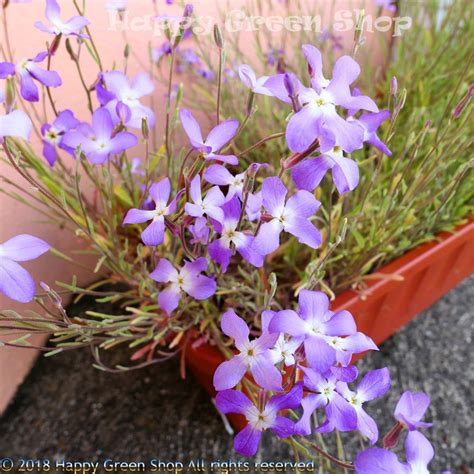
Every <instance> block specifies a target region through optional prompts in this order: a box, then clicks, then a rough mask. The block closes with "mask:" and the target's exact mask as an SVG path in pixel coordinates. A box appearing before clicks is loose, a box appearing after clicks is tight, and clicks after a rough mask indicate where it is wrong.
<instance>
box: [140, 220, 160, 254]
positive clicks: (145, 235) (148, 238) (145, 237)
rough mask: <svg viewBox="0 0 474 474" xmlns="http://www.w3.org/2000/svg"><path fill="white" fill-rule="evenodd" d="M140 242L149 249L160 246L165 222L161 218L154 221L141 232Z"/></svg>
mask: <svg viewBox="0 0 474 474" xmlns="http://www.w3.org/2000/svg"><path fill="white" fill-rule="evenodd" d="M141 237H142V241H143V243H144V244H145V245H148V246H149V247H156V246H157V245H161V244H162V243H163V240H164V239H165V221H164V219H163V218H161V219H155V220H154V221H153V222H152V223H151V224H150V225H149V226H148V227H147V228H146V229H145V230H144V231H143V232H142V235H141Z"/></svg>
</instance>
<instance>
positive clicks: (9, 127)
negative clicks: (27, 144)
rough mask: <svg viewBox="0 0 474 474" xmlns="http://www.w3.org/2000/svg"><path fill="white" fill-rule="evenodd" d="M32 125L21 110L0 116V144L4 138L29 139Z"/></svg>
mask: <svg viewBox="0 0 474 474" xmlns="http://www.w3.org/2000/svg"><path fill="white" fill-rule="evenodd" d="M32 129H33V124H32V123H31V120H30V118H29V117H28V115H26V114H25V112H23V110H13V111H12V112H10V113H9V114H6V115H0V143H3V138H4V137H17V138H23V139H25V140H29V139H30V135H31V130H32Z"/></svg>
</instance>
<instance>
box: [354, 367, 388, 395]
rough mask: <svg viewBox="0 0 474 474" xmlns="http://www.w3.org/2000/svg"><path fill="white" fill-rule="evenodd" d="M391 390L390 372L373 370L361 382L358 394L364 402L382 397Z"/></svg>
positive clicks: (385, 369)
mask: <svg viewBox="0 0 474 474" xmlns="http://www.w3.org/2000/svg"><path fill="white" fill-rule="evenodd" d="M389 388H390V372H389V370H388V369H387V368H386V367H385V368H383V369H377V370H371V371H370V372H368V373H367V374H366V375H365V376H364V377H363V379H362V380H361V381H360V383H359V386H358V388H357V394H358V395H359V397H360V400H361V401H362V402H366V401H368V400H373V399H374V398H378V397H381V396H382V395H384V394H385V393H386V392H387V391H388V390H389Z"/></svg>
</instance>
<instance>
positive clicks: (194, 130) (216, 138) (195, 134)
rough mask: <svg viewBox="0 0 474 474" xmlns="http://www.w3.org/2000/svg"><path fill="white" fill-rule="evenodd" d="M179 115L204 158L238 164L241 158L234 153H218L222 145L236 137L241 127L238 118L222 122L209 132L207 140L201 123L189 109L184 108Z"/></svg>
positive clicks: (192, 141)
mask: <svg viewBox="0 0 474 474" xmlns="http://www.w3.org/2000/svg"><path fill="white" fill-rule="evenodd" d="M179 117H180V119H181V123H182V125H183V128H184V131H185V132H186V135H187V136H188V138H189V141H190V142H191V145H192V147H193V148H194V149H195V150H198V151H199V152H200V153H201V154H202V156H203V157H204V159H206V160H216V161H222V162H224V163H228V164H230V165H236V164H238V162H239V160H238V159H237V157H236V156H234V155H219V154H217V152H218V151H219V150H220V149H221V148H222V147H224V146H225V145H226V144H227V143H229V142H230V140H232V138H234V136H235V134H236V132H237V128H238V127H239V122H238V121H237V120H226V121H225V122H222V123H220V124H219V125H217V126H216V127H214V128H213V129H212V130H211V131H210V132H209V135H208V136H207V138H206V140H204V139H203V137H202V132H201V127H200V126H199V123H198V122H197V120H196V119H195V118H194V117H193V114H192V113H191V112H190V111H189V110H188V109H182V110H181V111H180V113H179Z"/></svg>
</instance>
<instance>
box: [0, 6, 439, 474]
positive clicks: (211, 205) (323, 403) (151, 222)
mask: <svg viewBox="0 0 474 474" xmlns="http://www.w3.org/2000/svg"><path fill="white" fill-rule="evenodd" d="M117 3H119V2H117ZM46 16H47V18H48V20H49V21H50V23H51V25H52V26H45V25H44V24H43V23H41V22H38V23H37V27H38V28H39V29H41V30H42V31H45V32H47V33H51V34H53V35H55V36H58V35H64V36H67V35H75V36H77V37H79V38H80V39H81V40H86V39H87V36H86V35H85V34H84V32H83V29H84V27H85V26H86V25H88V20H86V19H85V18H84V17H81V16H78V17H73V18H71V19H70V20H68V21H66V22H64V21H63V20H61V17H60V9H59V5H58V3H57V2H56V0H47V8H46ZM303 53H304V55H305V58H306V60H307V63H308V71H309V86H308V87H307V86H305V85H304V83H303V82H302V81H301V80H300V79H299V78H297V77H296V76H295V75H294V74H292V73H286V72H282V73H278V74H276V75H274V76H270V77H268V76H264V77H260V78H257V76H256V74H255V73H254V71H253V70H252V69H251V68H250V66H248V65H241V66H240V67H239V70H238V72H239V75H240V78H241V80H242V82H243V84H244V85H245V86H246V87H247V88H248V89H250V94H251V95H252V96H253V94H262V95H266V96H270V97H275V98H276V99H279V100H281V101H282V102H284V103H285V104H288V106H289V107H291V111H292V116H291V119H290V120H289V122H288V126H287V130H286V139H287V143H288V147H289V149H290V150H291V151H292V155H291V156H290V157H289V158H287V159H286V160H284V161H283V164H282V170H281V173H280V175H279V176H271V175H270V176H266V177H265V178H264V179H263V180H261V181H262V184H261V186H260V187H258V186H256V183H257V182H258V181H259V180H257V173H259V172H263V171H265V172H267V173H268V170H269V169H270V167H269V166H268V165H267V164H261V163H260V164H259V163H253V164H251V165H250V166H249V167H248V168H247V169H246V170H244V171H242V170H238V171H240V172H237V173H235V174H234V173H233V172H232V171H231V170H229V167H232V166H236V165H238V164H239V158H238V157H237V156H236V155H235V154H232V153H231V152H230V149H231V148H230V147H229V146H228V145H229V144H230V143H231V141H232V140H233V139H234V137H236V135H237V134H238V133H239V127H240V124H239V122H238V121H236V120H226V121H223V122H220V123H218V124H217V125H216V126H215V127H214V128H212V129H211V130H210V131H209V133H208V134H207V136H205V137H204V135H203V132H202V129H201V126H200V124H199V123H198V121H197V120H196V118H195V117H194V116H193V114H192V112H191V111H190V110H187V109H181V111H180V114H179V117H180V121H181V124H182V127H183V129H184V132H185V133H186V135H187V137H188V140H189V144H190V147H191V149H190V151H189V153H188V155H187V157H191V156H193V155H194V156H195V161H194V163H193V165H192V166H191V168H190V170H188V171H187V174H185V173H183V175H182V176H180V183H181V184H180V186H179V187H178V189H177V190H174V192H173V189H172V188H173V184H174V183H172V182H171V181H170V179H169V178H168V177H164V178H163V179H161V180H159V181H158V182H154V183H144V186H143V189H144V193H145V194H146V195H145V196H144V199H143V201H142V202H143V203H144V204H143V206H141V207H140V208H134V209H130V210H128V212H127V214H126V215H125V217H124V220H123V225H124V226H133V227H126V228H125V230H124V232H127V233H128V235H130V236H135V235H136V231H137V230H139V231H140V232H141V240H142V242H143V243H144V244H145V245H146V246H150V247H158V246H161V245H162V244H164V243H165V240H166V234H167V233H169V234H170V235H172V236H179V237H180V239H181V241H182V242H183V247H184V251H185V257H186V260H184V261H183V262H170V261H169V260H167V259H165V258H161V259H160V260H159V262H158V264H157V266H156V268H154V269H153V271H152V272H151V273H150V275H149V276H150V278H151V279H153V280H154V281H156V282H158V283H159V284H160V285H159V289H160V291H159V295H158V303H159V306H160V308H161V309H162V310H163V312H164V313H165V314H166V315H172V313H173V312H174V311H175V310H176V309H177V308H178V307H179V305H180V301H181V299H182V298H186V299H187V298H188V297H189V298H193V299H196V300H205V299H208V298H210V297H212V296H213V295H214V294H215V293H216V289H217V282H216V279H217V276H221V275H223V274H225V272H226V271H227V270H228V268H229V265H230V264H231V261H232V258H233V257H234V256H235V254H236V253H238V254H239V255H240V257H242V258H243V259H244V260H245V261H246V262H248V263H249V264H250V265H253V266H254V267H261V266H262V265H263V264H264V261H265V258H266V257H267V256H268V255H269V254H271V253H273V252H274V251H276V250H277V249H278V248H279V246H280V239H281V236H282V234H283V235H285V234H288V236H287V237H288V238H293V237H295V238H296V239H297V240H298V241H299V242H300V243H302V244H304V245H307V246H309V247H311V248H313V249H316V248H318V247H319V246H320V245H321V241H322V237H321V234H320V232H319V231H318V229H317V228H316V227H315V225H314V224H313V222H312V219H313V217H314V215H315V213H316V211H317V210H318V208H319V207H320V203H319V201H317V199H316V198H315V196H314V194H313V191H314V190H315V189H316V187H317V186H318V185H319V184H320V183H321V181H322V179H323V177H324V175H325V174H326V172H327V171H328V170H330V169H331V171H332V177H333V180H334V184H335V186H336V188H337V190H338V191H339V193H341V194H343V193H347V192H349V191H351V190H353V189H354V188H355V187H356V186H357V184H358V181H359V171H358V167H357V164H356V162H355V161H354V160H352V159H351V158H349V157H347V154H350V153H352V152H354V151H355V150H358V149H361V148H362V147H363V146H364V143H367V144H370V145H373V146H375V147H377V148H378V149H380V150H381V151H382V152H383V153H386V154H387V155H390V150H389V149H388V148H387V147H386V145H385V144H384V143H383V142H382V141H381V140H380V139H379V138H378V136H377V129H378V127H379V126H380V124H381V123H382V122H383V121H384V120H386V119H387V118H388V115H389V114H388V111H379V110H378V108H377V106H376V104H375V103H374V101H373V100H372V99H370V98H369V97H367V96H364V95H361V93H360V92H359V91H358V90H357V89H351V85H352V84H353V83H354V81H355V80H356V79H357V77H358V75H359V73H360V69H359V66H358V64H357V63H356V62H355V61H354V60H353V59H352V58H350V57H348V56H342V57H341V58H339V59H338V61H337V62H336V64H335V66H334V71H333V75H332V78H331V79H330V80H328V79H326V78H325V76H324V74H323V69H322V58H321V53H320V52H319V50H318V49H317V48H315V47H314V46H312V45H305V46H304V47H303ZM50 54H54V52H53V51H47V52H44V53H40V54H38V55H36V56H35V57H34V58H33V59H31V60H23V61H20V62H18V63H16V64H13V63H1V64H0V79H6V78H9V80H12V78H14V77H18V78H19V81H20V90H21V95H22V97H23V98H24V99H25V100H27V101H37V100H39V93H38V86H37V84H36V83H40V84H42V85H43V86H45V87H47V88H50V87H58V86H60V85H61V78H60V77H59V75H58V74H57V73H56V72H54V71H50V70H49V68H48V70H45V69H42V68H40V67H39V66H38V65H37V64H38V63H41V62H42V61H44V60H45V59H46V58H47V57H48V55H50ZM153 90H154V84H153V82H152V81H151V79H150V78H149V76H148V75H147V74H139V75H137V76H136V77H135V78H133V80H132V81H129V79H128V78H127V76H126V75H125V74H124V73H122V72H120V71H103V72H101V74H100V75H99V77H98V79H97V81H96V84H95V92H96V96H97V102H98V104H99V107H98V108H97V109H96V110H95V111H94V112H93V114H92V118H91V122H90V123H89V122H87V121H80V120H78V119H77V118H76V117H75V115H74V113H73V111H71V110H63V111H60V112H59V113H58V114H57V116H56V118H55V120H54V121H53V122H52V123H50V124H44V125H43V126H42V129H41V132H42V138H43V154H44V157H45V159H46V160H47V162H48V163H49V164H50V165H51V167H53V166H54V165H55V163H56V161H57V160H58V156H59V155H58V153H59V150H63V151H65V152H67V153H69V154H70V155H71V156H73V157H75V158H77V159H82V157H83V156H85V157H86V158H87V159H88V160H89V161H90V163H92V164H94V165H101V164H103V163H105V162H107V161H108V160H113V159H114V157H115V156H116V155H118V154H121V153H123V152H125V151H126V150H128V149H130V148H132V147H134V146H135V145H136V144H137V143H138V138H137V136H136V134H135V133H133V132H131V131H130V129H141V130H142V131H143V125H144V124H146V127H152V126H153V124H154V121H155V117H154V113H153V111H152V110H151V109H149V108H148V107H146V106H145V105H143V104H142V103H141V99H142V98H143V97H145V96H147V95H150V94H151V93H152V92H153ZM4 99H5V98H4ZM5 105H6V110H7V113H6V115H4V116H1V117H0V140H2V141H3V137H20V138H23V139H28V138H29V135H30V133H31V128H32V124H31V121H30V119H29V118H28V116H27V115H26V114H25V113H24V112H21V111H19V110H15V109H14V104H5ZM361 111H362V112H361ZM146 127H145V128H146ZM201 170H202V171H201ZM287 170H290V171H291V177H292V179H293V181H294V183H295V185H296V187H297V190H296V191H294V192H293V191H291V190H290V186H289V185H288V186H287V185H285V184H284V182H283V179H282V175H283V173H284V172H285V171H287ZM133 172H134V173H135V174H136V175H138V176H141V177H142V178H144V175H145V173H144V172H142V171H140V170H139V166H138V162H137V161H134V164H133ZM144 223H148V224H147V226H146V227H145V228H141V227H138V225H141V224H144ZM188 240H189V243H188ZM189 244H191V245H192V248H191V249H189V247H188V246H189ZM48 249H49V245H48V244H47V243H45V242H43V241H42V240H40V239H37V238H35V237H32V236H29V235H20V236H17V237H15V238H13V239H11V240H9V241H7V242H5V243H4V244H2V245H0V291H1V292H3V293H4V294H6V295H7V296H9V297H11V298H13V299H15V300H17V301H21V302H28V301H31V300H32V299H33V298H34V296H35V285H34V282H33V280H32V278H31V276H30V275H29V274H28V273H27V272H26V271H25V270H24V269H23V268H22V267H21V266H20V265H18V263H17V262H21V261H25V260H31V259H34V258H36V257H39V256H40V255H42V254H43V253H45V252H46V251H47V250H48ZM154 250H155V249H153V251H154ZM211 261H212V262H213V263H212V267H211V268H212V269H213V272H211V270H210V266H211ZM216 268H219V270H218V271H216V270H215V269H216ZM186 295H187V296H186ZM221 327H222V331H223V333H224V334H225V335H227V336H229V337H231V338H233V340H234V343H235V347H236V351H235V355H234V357H232V358H231V359H230V360H228V361H226V362H224V363H222V364H221V365H220V366H219V368H218V369H217V371H216V373H215V376H214V385H215V389H216V390H217V391H218V395H217V398H216V401H217V406H218V408H219V409H220V410H221V411H222V412H223V413H240V414H242V415H244V416H245V417H246V419H247V421H248V426H247V427H246V428H245V429H244V430H243V431H241V432H240V433H239V434H238V435H237V437H236V438H235V448H236V450H237V451H238V452H240V453H242V454H244V455H248V456H251V455H254V454H255V453H256V451H257V449H258V445H259V440H260V437H261V433H262V432H263V431H264V430H266V429H270V430H272V431H273V432H274V433H275V434H276V435H277V436H279V437H288V436H294V435H301V436H307V435H310V434H312V433H313V432H317V433H327V432H331V431H333V430H335V429H336V430H339V431H343V432H347V431H359V432H360V433H361V434H362V435H363V436H365V438H367V439H368V440H369V442H370V443H371V444H374V443H375V442H376V441H377V439H378V429H377V425H376V423H375V421H374V420H373V419H372V418H371V417H370V416H369V415H368V414H367V412H366V411H365V410H364V404H365V403H366V402H368V401H370V400H373V399H375V398H378V397H381V396H382V395H384V394H385V393H386V391H387V390H388V389H389V387H390V376H389V372H388V370H387V369H386V368H385V369H379V370H374V371H371V372H369V373H368V374H366V375H365V376H364V377H363V378H362V380H361V381H360V383H359V384H358V385H357V387H356V388H355V387H352V388H350V385H349V384H353V383H354V382H355V381H356V379H357V377H358V371H357V369H356V367H355V366H353V365H351V360H352V357H353V355H355V354H360V353H362V352H365V351H369V350H377V347H376V345H375V344H374V342H373V341H372V340H371V339H370V338H369V337H367V336H365V335H364V334H362V333H360V332H358V331H357V328H356V324H355V321H354V319H353V317H352V315H351V314H350V313H348V312H347V311H340V312H337V313H334V312H332V311H331V310H330V309H329V299H328V297H327V296H326V295H325V294H324V293H322V292H317V291H309V290H301V291H300V292H299V300H298V309H297V311H294V310H291V309H287V310H282V311H278V312H274V311H270V310H266V311H264V312H263V313H262V316H261V335H260V337H258V338H253V339H251V338H250V330H249V328H248V326H247V324H246V323H245V321H244V320H243V319H241V318H240V317H239V316H237V314H236V313H235V312H234V311H233V310H232V309H229V310H228V311H227V312H226V313H225V314H224V315H223V317H222V323H221ZM248 372H250V374H251V377H252V379H253V381H254V382H255V384H257V385H258V387H259V396H258V404H257V405H254V404H253V403H252V402H251V401H250V399H249V398H248V397H247V395H245V394H244V393H243V392H241V391H238V390H235V387H236V386H238V385H239V384H240V383H241V382H242V381H243V380H244V381H245V380H249V378H248V375H247V373H248ZM428 403H429V399H428V398H427V396H426V395H424V394H412V393H410V392H406V393H405V394H404V395H403V396H402V398H401V399H400V402H399V404H398V405H397V408H396V410H395V417H396V419H397V425H396V427H395V428H394V430H392V432H391V433H390V436H389V437H387V438H386V445H385V449H382V448H370V449H368V450H366V451H364V452H362V453H361V454H359V456H358V457H357V460H356V463H355V467H356V470H357V472H360V473H372V472H373V473H375V472H403V473H409V472H410V473H415V472H417V473H420V472H425V471H424V470H423V469H425V470H426V465H427V464H428V462H429V461H430V460H431V458H432V456H433V451H432V448H431V446H430V445H429V442H428V441H427V440H426V438H424V436H423V435H422V434H420V433H419V432H418V431H417V429H418V428H420V427H425V426H427V424H424V423H422V422H421V421H420V419H421V417H422V415H423V414H424V412H425V411H426V409H427V406H428ZM299 408H301V411H302V414H301V416H299V418H298V417H297V415H296V414H295V413H296V412H295V410H298V409H299ZM289 410H293V415H295V417H296V418H294V419H290V417H289V416H286V415H285V413H286V414H288V411H289ZM316 410H320V411H321V412H323V413H324V421H322V422H321V423H320V424H318V425H317V426H312V423H311V420H312V415H313V413H314V412H315V411H316ZM405 428H406V429H408V430H409V434H408V436H407V440H406V451H407V463H401V462H400V461H399V460H398V459H397V457H396V456H395V454H393V453H392V452H391V451H389V450H388V448H391V447H393V446H394V444H396V440H397V439H398V437H399V435H400V433H401V432H402V431H403V430H404V429H405ZM387 440H388V441H387ZM426 472H427V471H426Z"/></svg>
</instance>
